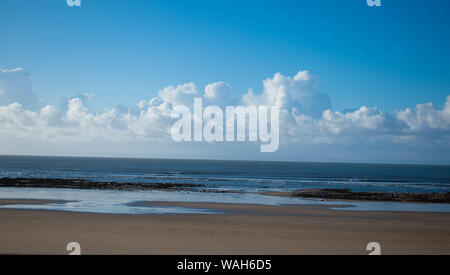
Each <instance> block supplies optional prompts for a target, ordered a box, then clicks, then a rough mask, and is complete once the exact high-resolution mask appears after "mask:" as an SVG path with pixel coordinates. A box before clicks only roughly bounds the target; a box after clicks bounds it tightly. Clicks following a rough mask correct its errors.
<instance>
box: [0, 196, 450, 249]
mask: <svg viewBox="0 0 450 275" xmlns="http://www.w3.org/2000/svg"><path fill="white" fill-rule="evenodd" d="M5 203H6V204H14V203H21V204H23V203H24V201H23V200H21V201H17V202H15V201H14V200H8V201H2V200H0V204H5ZM32 203H48V202H46V201H40V202H36V201H34V202H32ZM140 204H141V205H145V204H148V205H170V206H183V207H194V208H208V209H214V210H218V211H223V212H226V213H227V214H208V215H199V214H192V215H186V214H184V215H104V214H84V213H71V212H58V211H36V210H7V209H5V210H0V221H1V222H0V254H67V253H68V252H67V251H66V250H65V248H66V245H67V243H69V242H79V243H80V244H81V249H82V254H168V255H173V254H177V255H179V254H219V255H223V254H233V255H236V254H258V255H261V254H263V255H276V254H296V255H297V254H368V253H369V252H367V251H366V250H365V249H366V245H367V244H368V243H369V242H379V243H380V244H381V248H382V254H450V213H413V212H356V211H334V210H328V209H327V208H325V207H322V206H305V205H302V206H296V205H295V206H262V205H239V204H212V203H165V202H164V203H163V202H160V203H157V202H141V203H140Z"/></svg>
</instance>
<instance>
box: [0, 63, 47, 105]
mask: <svg viewBox="0 0 450 275" xmlns="http://www.w3.org/2000/svg"><path fill="white" fill-rule="evenodd" d="M0 91H1V92H0V105H8V104H11V103H15V102H20V104H22V106H24V107H25V108H26V109H28V110H37V109H39V106H40V103H39V97H38V96H37V94H36V93H35V92H34V91H33V88H32V81H31V77H30V76H29V74H28V73H27V72H26V71H25V70H24V69H22V68H16V69H12V70H4V69H1V68H0Z"/></svg>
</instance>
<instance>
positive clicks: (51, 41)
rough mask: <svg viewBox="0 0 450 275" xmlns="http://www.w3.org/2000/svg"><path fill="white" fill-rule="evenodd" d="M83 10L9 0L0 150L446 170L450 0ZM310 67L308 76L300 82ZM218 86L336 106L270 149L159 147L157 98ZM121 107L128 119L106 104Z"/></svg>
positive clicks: (241, 93)
mask: <svg viewBox="0 0 450 275" xmlns="http://www.w3.org/2000/svg"><path fill="white" fill-rule="evenodd" d="M81 3H82V6H81V7H72V8H71V7H69V6H68V5H67V4H66V0H45V1H29V0H1V1H0V25H1V26H2V27H1V28H0V140H1V141H2V143H1V144H0V154H40V155H42V154H46V155H95V156H98V155H100V156H145V157H161V156H169V157H174V158H177V157H182V158H194V157H195V158H227V159H228V158H230V159H247V158H248V159H261V158H263V159H270V160H305V161H309V160H313V161H356V162H402V163H405V162H414V163H416V162H426V163H446V164H450V143H449V140H450V97H448V96H449V95H450V51H449V50H448V49H450V27H449V26H450V19H449V16H448V13H449V11H450V2H449V1H442V0H427V1H426V0H410V1H408V0H382V7H368V5H367V4H366V0H340V1H338V0H328V1H326V0H323V1H317V0H292V1H286V0H277V1H269V0H227V1H221V0H214V1H211V0H209V1H207V0H192V1H187V0H183V1H168V0H164V1H153V0H81ZM19 67H20V68H23V70H14V69H15V68H19ZM304 70H307V71H309V73H310V75H311V76H313V78H309V77H306V78H303V77H296V76H299V75H300V74H299V75H297V74H298V73H299V71H300V72H301V71H304ZM275 73H280V75H278V76H277V75H275ZM302 75H303V76H305V75H304V74H302ZM28 76H31V78H32V81H31V82H30V80H29V78H28ZM300 79H302V80H300ZM264 80H267V81H266V82H264V83H265V84H263V81H264ZM220 81H223V82H226V83H228V84H224V83H221V82H220ZM191 82H193V83H196V84H197V87H194V88H192V87H191V86H180V87H176V85H182V84H185V83H191ZM217 82H219V83H217ZM212 83H216V84H217V85H215V86H214V88H213V89H216V88H217V91H227V89H228V86H227V85H229V86H230V87H231V90H232V92H233V95H234V96H235V97H237V98H245V96H246V95H247V93H248V90H249V89H253V92H254V93H255V94H261V93H262V92H263V90H264V89H265V90H267V92H268V93H272V94H276V93H277V92H279V90H277V88H280V87H284V86H283V85H285V86H286V87H289V89H291V90H289V93H290V95H291V97H290V98H288V101H289V102H287V103H286V104H285V105H284V106H280V107H282V108H284V110H285V111H288V112H291V111H292V108H293V107H295V108H298V107H300V109H301V108H302V107H305V106H304V105H302V104H304V102H303V103H302V102H298V99H299V98H305V96H306V98H307V99H308V100H310V101H311V102H316V103H317V102H319V103H320V104H322V105H320V104H319V105H320V106H319V107H317V106H309V108H310V109H311V110H312V109H315V111H318V112H320V113H323V112H324V111H325V110H326V108H325V107H324V106H328V105H327V102H329V101H331V106H332V109H331V112H330V113H328V116H327V117H326V118H322V119H321V118H320V117H313V118H310V117H309V116H310V115H311V114H310V113H307V112H305V113H304V114H305V115H306V116H307V117H301V116H295V115H293V116H292V117H290V118H289V119H288V120H287V122H286V123H285V125H284V126H285V128H287V129H288V130H290V133H289V138H290V139H289V141H287V140H286V139H285V140H283V139H282V145H281V146H280V152H279V153H278V154H273V155H270V156H267V155H266V156H261V155H260V154H258V153H252V152H253V149H254V147H255V146H254V147H251V146H250V147H245V146H244V147H242V146H241V145H238V146H236V147H233V145H224V146H216V145H214V144H213V145H208V146H203V145H197V144H196V145H192V146H191V145H183V146H181V147H179V148H178V147H176V146H175V147H174V145H173V144H166V145H157V144H158V143H155V141H154V139H155V138H156V136H158V135H159V134H161V133H162V132H164V131H165V130H166V128H164V127H167V126H168V124H167V117H165V116H166V115H167V114H166V113H164V111H167V110H165V109H164V108H165V105H160V106H159V107H160V108H159V109H158V110H156V109H154V108H153V107H152V106H151V104H150V103H149V101H150V100H152V99H153V98H155V97H162V96H161V93H160V91H161V90H162V89H165V88H166V87H168V86H170V85H175V87H174V88H173V89H172V88H169V89H168V90H167V89H166V90H165V91H166V92H165V96H166V98H163V100H162V101H163V102H165V103H173V102H171V101H170V100H172V99H173V97H175V99H177V98H176V97H177V96H179V95H180V94H181V95H182V94H183V93H184V92H185V89H188V88H189V87H191V88H192V89H194V90H198V92H199V93H202V92H203V89H204V87H205V86H206V85H208V84H212ZM317 85H319V86H317ZM317 87H319V88H318V89H317ZM31 89H32V90H33V91H31ZM84 93H88V94H94V95H95V96H93V97H92V98H90V99H89V101H88V102H86V100H85V98H84V97H83V96H80V95H82V94H84ZM327 96H328V97H329V100H328V101H327ZM38 97H39V98H40V99H41V101H40V102H39V104H37V103H36V102H30V101H33V100H35V98H38ZM74 97H80V100H79V101H77V100H72V101H71V99H73V98H74ZM447 97H448V98H447ZM30 98H33V99H32V100H30ZM141 100H146V101H145V102H144V103H142V104H143V105H142V104H141V105H142V106H141V107H139V108H140V109H139V108H138V107H136V106H138V103H139V102H140V101H141ZM177 100H178V99H177ZM259 100H260V101H261V98H260V99H259ZM296 100H297V101H296ZM13 102H18V103H21V104H22V107H24V108H23V109H20V108H19V107H18V106H16V105H10V104H11V103H13ZM265 103H267V104H268V102H265ZM426 103H432V104H433V105H427V104H426ZM299 104H300V105H299ZM417 104H422V105H418V106H417V107H416V105H417ZM37 105H39V106H40V107H39V108H41V107H44V106H46V105H50V106H49V107H48V108H47V109H42V110H39V109H33V110H31V109H32V108H31V107H30V106H37ZM119 105H120V106H125V107H127V108H129V109H128V111H127V112H128V113H127V114H128V116H127V115H126V114H122V113H120V112H125V111H124V109H123V108H122V109H121V108H117V109H116V110H115V111H117V112H115V113H109V111H108V110H110V109H111V108H116V107H117V106H119ZM362 106H368V108H366V107H362ZM53 107H55V108H56V109H54V108H53ZM28 108H30V110H31V111H32V112H28V110H26V109H28ZM327 108H328V107H327ZM407 108H410V109H407ZM57 109H58V110H57ZM307 109H308V106H306V107H305V108H304V110H307ZM67 110H68V112H67V113H65V112H66V111H67ZM119 110H121V111H120V112H119ZM59 111H61V112H59ZM139 112H140V113H139ZM155 112H156V113H155ZM158 112H160V113H158ZM139 114H140V115H139ZM311 116H312V115H311ZM292 122H295V123H294V124H289V123H292ZM74 125H75V126H74ZM123 129H127V130H126V131H125V130H123ZM97 132H104V135H103V136H100V135H98V134H97ZM166 132H167V131H166ZM155 133H156V134H155ZM75 136H77V137H78V139H75ZM72 137H74V139H73V140H72V141H71V142H73V144H71V145H70V146H69V145H66V143H65V142H68V140H71V138H72ZM119 137H120V138H123V140H122V139H120V138H119ZM158 137H159V136H158ZM145 138H151V141H149V140H144V139H145ZM165 138H167V137H165ZM282 138H284V136H283V137H282ZM119 139H120V141H118V140H119ZM291 139H292V140H293V141H291ZM299 140H300V143H296V142H298V141H299ZM117 142H119V143H120V142H121V144H122V146H121V147H120V146H116V145H117ZM146 142H147V143H146ZM291 142H293V143H291ZM2 144H3V145H2ZM286 144H287V145H286ZM202 146H203V147H202ZM187 147H189V148H187ZM256 147H257V146H256ZM83 148H84V149H83ZM143 148H145V149H143ZM177 148H178V149H177ZM199 148H203V149H199ZM224 148H227V149H226V150H225V149H224ZM418 148H420V149H418ZM111 149H114V150H116V151H114V150H113V151H111ZM199 150H202V152H203V153H200V152H199ZM225 151H226V152H225Z"/></svg>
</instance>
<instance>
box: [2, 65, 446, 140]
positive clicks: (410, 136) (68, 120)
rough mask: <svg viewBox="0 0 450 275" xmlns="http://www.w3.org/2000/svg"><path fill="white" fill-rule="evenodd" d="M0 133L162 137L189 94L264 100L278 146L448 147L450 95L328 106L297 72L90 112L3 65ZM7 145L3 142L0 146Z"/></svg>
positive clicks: (166, 93) (218, 101)
mask: <svg viewBox="0 0 450 275" xmlns="http://www.w3.org/2000/svg"><path fill="white" fill-rule="evenodd" d="M0 75H1V77H0V138H1V139H3V140H14V139H20V138H31V139H39V140H41V141H47V142H67V141H74V142H92V141H95V142H99V141H107V142H115V143H123V142H136V141H138V142H141V141H145V142H158V141H164V142H168V141H170V140H171V138H170V128H171V126H172V125H173V123H174V122H175V120H174V119H173V118H172V117H171V114H172V111H173V108H174V106H177V105H186V106H189V107H192V105H193V99H194V98H195V97H202V98H203V100H204V104H207V105H219V106H222V107H223V106H225V105H228V104H233V105H236V104H244V105H267V106H273V105H275V106H278V107H280V120H281V121H280V126H281V127H280V131H281V135H282V136H281V142H282V143H294V144H295V143H327V144H330V143H331V144H334V143H342V144H349V143H361V142H377V141H383V142H390V143H392V142H410V143H416V144H417V143H418V142H429V143H439V144H444V145H446V146H447V145H450V144H448V143H449V140H450V139H449V136H450V96H449V97H448V98H447V101H446V104H445V106H444V107H443V108H442V109H440V110H439V109H436V108H435V106H433V104H431V103H428V104H419V105H417V106H416V107H415V108H413V109H411V108H407V109H405V110H399V111H397V112H396V113H395V114H393V115H390V114H388V113H385V112H383V111H382V110H380V109H379V108H377V107H367V106H362V107H360V108H358V109H356V110H353V111H346V112H340V111H333V110H332V108H331V102H330V99H329V97H328V96H327V95H326V94H323V93H322V92H321V91H320V87H319V83H318V80H317V78H316V77H314V76H312V75H311V74H310V73H309V72H307V71H300V72H299V73H298V74H296V75H295V76H292V77H289V76H284V75H282V74H280V73H277V74H275V75H274V76H273V77H272V78H268V79H266V80H264V82H263V84H264V89H263V91H262V93H261V94H254V93H253V92H252V91H249V92H248V93H246V94H245V95H243V96H242V97H240V98H238V97H233V94H232V90H231V87H230V85H229V84H228V83H225V82H216V83H211V84H209V85H207V86H206V87H205V88H204V90H203V91H202V90H200V89H199V88H198V87H197V86H196V85H195V84H194V83H187V84H183V85H178V86H168V87H166V88H164V89H162V90H160V91H159V93H158V96H157V97H154V98H151V99H144V100H141V101H140V102H138V103H136V105H135V106H131V107H124V106H122V107H116V108H112V109H110V110H107V111H103V112H94V111H92V110H90V109H89V108H88V106H87V104H88V103H87V100H86V99H87V98H88V97H89V96H88V95H84V96H77V97H74V98H71V99H69V100H66V101H65V103H64V107H60V108H56V107H54V106H50V105H46V106H45V105H40V103H39V100H38V96H37V95H36V94H35V93H34V92H33V90H32V85H31V80H30V77H29V76H28V74H27V73H26V72H25V71H24V70H22V69H15V70H1V74H0ZM4 146H5V145H4Z"/></svg>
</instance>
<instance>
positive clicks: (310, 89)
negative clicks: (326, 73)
mask: <svg viewBox="0 0 450 275" xmlns="http://www.w3.org/2000/svg"><path fill="white" fill-rule="evenodd" d="M263 84H264V92H263V93H262V94H261V95H255V94H253V92H252V91H251V90H250V91H249V93H247V94H246V95H244V96H243V99H242V100H243V102H244V103H245V104H248V105H269V106H278V107H280V109H285V110H287V111H288V112H289V113H291V112H295V113H299V114H305V115H309V116H312V117H314V118H317V117H320V116H321V115H322V113H323V112H324V111H325V110H327V109H331V101H330V98H329V97H328V95H326V94H322V93H320V90H319V82H318V80H317V78H316V77H314V76H312V75H310V73H309V72H308V71H300V72H298V74H297V75H295V76H294V77H288V76H284V75H282V74H280V73H276V74H275V75H274V76H273V77H272V78H269V79H266V80H264V82H263Z"/></svg>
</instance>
